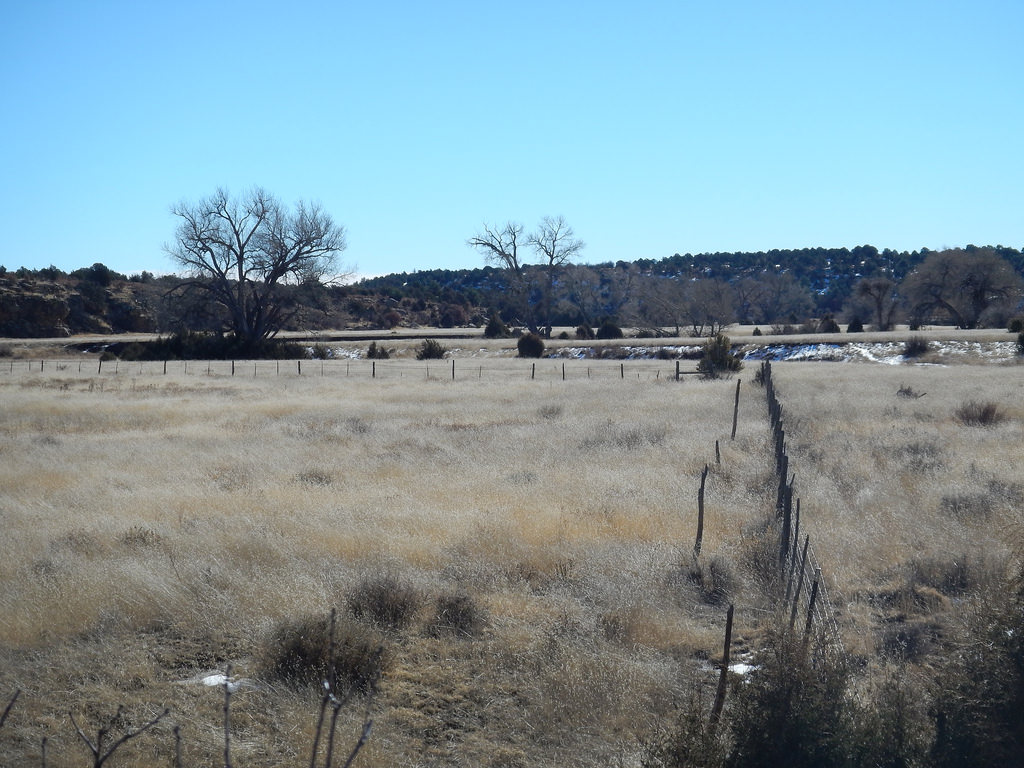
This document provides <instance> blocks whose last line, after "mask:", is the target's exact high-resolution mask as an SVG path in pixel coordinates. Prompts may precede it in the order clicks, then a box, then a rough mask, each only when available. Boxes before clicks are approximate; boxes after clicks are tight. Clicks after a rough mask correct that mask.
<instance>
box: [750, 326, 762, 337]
mask: <svg viewBox="0 0 1024 768" xmlns="http://www.w3.org/2000/svg"><path fill="white" fill-rule="evenodd" d="M763 335H764V334H763V333H761V329H760V328H754V332H753V333H752V334H751V336H763Z"/></svg>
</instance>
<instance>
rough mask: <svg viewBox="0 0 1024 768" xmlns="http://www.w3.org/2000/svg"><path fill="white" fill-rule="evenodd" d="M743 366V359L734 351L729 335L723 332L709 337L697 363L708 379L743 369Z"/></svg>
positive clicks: (702, 373)
mask: <svg viewBox="0 0 1024 768" xmlns="http://www.w3.org/2000/svg"><path fill="white" fill-rule="evenodd" d="M742 368H743V361H742V360H740V359H739V358H738V357H736V356H735V355H734V354H733V353H732V344H731V342H730V341H729V337H728V336H723V335H722V334H718V335H717V336H715V337H714V338H713V339H708V342H707V343H706V344H705V345H704V351H703V354H702V355H701V358H700V361H699V362H698V363H697V370H698V371H699V372H700V373H701V375H702V376H704V378H707V379H717V378H718V377H720V376H725V375H728V374H731V373H735V372H736V371H739V370H742Z"/></svg>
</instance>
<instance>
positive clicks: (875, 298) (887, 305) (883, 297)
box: [853, 277, 898, 331]
mask: <svg viewBox="0 0 1024 768" xmlns="http://www.w3.org/2000/svg"><path fill="white" fill-rule="evenodd" d="M853 293H854V295H855V296H856V297H857V298H858V299H863V300H864V301H866V302H868V303H870V306H871V310H872V314H873V315H874V317H875V330H878V331H888V330H889V329H891V328H892V324H893V318H894V317H895V316H896V308H897V306H898V305H897V302H896V283H895V282H893V281H892V280H890V279H889V278H888V277H865V278H864V279H863V280H860V281H859V282H858V283H857V284H856V285H855V286H854V289H853Z"/></svg>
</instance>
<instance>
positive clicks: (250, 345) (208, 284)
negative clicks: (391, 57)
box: [0, 187, 1024, 352]
mask: <svg viewBox="0 0 1024 768" xmlns="http://www.w3.org/2000/svg"><path fill="white" fill-rule="evenodd" d="M172 213H173V214H174V216H175V217H177V219H178V225H177V228H176V231H175V237H174V241H173V243H172V244H171V245H169V246H166V250H167V252H168V253H169V255H170V256H171V257H172V258H173V259H174V261H175V262H176V263H177V264H178V265H179V266H180V267H181V268H182V270H183V273H184V277H174V278H166V279H165V278H160V279H154V278H153V276H152V275H148V274H147V273H142V275H141V276H138V278H133V280H135V281H136V282H139V283H142V284H145V285H147V286H152V285H154V284H155V285H156V286H157V287H159V289H160V291H161V293H162V295H164V296H166V297H167V301H165V302H164V301H162V302H161V306H163V305H164V304H166V305H167V306H168V307H172V308H173V307H175V306H176V307H177V308H178V310H177V315H178V319H177V320H176V321H174V322H173V323H172V326H173V327H175V328H186V329H196V328H211V327H215V328H221V329H223V330H225V331H227V332H228V333H230V334H231V336H232V337H233V338H234V339H235V340H236V343H237V345H238V347H239V349H240V351H245V352H254V351H257V350H258V348H259V347H260V346H261V345H264V344H265V343H266V342H267V341H268V340H270V339H272V338H273V337H274V336H275V334H276V333H277V332H278V331H279V330H281V329H282V328H283V327H285V326H286V323H287V322H288V321H289V319H290V318H291V317H292V316H295V315H296V313H304V314H305V315H308V314H309V307H310V306H312V305H315V312H314V314H318V316H319V315H323V316H324V317H323V318H322V319H323V320H324V321H325V322H334V324H335V327H337V326H340V325H341V324H342V323H343V320H344V318H343V317H341V316H339V306H340V302H347V303H345V304H344V306H345V307H346V308H347V311H348V312H354V313H355V314H356V315H357V316H358V317H359V318H360V319H361V320H363V321H364V322H374V318H376V321H377V322H385V318H387V319H386V322H388V323H390V324H395V323H400V322H402V320H403V312H405V313H406V314H409V313H410V312H413V311H414V310H415V313H416V315H417V316H418V317H419V318H420V319H419V321H420V322H422V316H424V315H425V314H435V315H437V318H438V322H442V321H443V322H442V324H462V323H464V322H467V321H469V320H470V318H480V317H481V316H482V315H485V314H490V315H495V314H500V316H501V317H502V318H503V319H504V320H505V321H508V322H511V323H513V324H515V325H524V326H528V327H529V328H531V329H532V330H535V331H538V332H540V333H542V334H543V335H545V336H550V334H551V327H552V326H553V325H574V326H575V325H584V326H589V327H591V328H593V327H597V326H599V325H600V324H601V323H602V322H603V321H610V322H614V323H617V324H619V325H632V326H644V327H650V328H661V327H670V328H674V329H675V331H676V333H677V334H678V333H682V332H684V331H685V332H687V333H693V334H696V335H713V334H716V333H718V332H720V331H721V330H722V328H724V327H725V326H727V325H730V324H732V323H737V322H739V323H744V324H755V325H768V326H774V325H779V326H784V325H790V324H804V323H805V321H807V320H808V319H810V318H822V317H824V316H834V317H835V318H837V319H843V320H846V321H849V322H855V321H859V322H861V323H863V324H865V325H873V326H874V327H876V328H879V329H887V328H890V327H891V326H892V325H893V324H894V323H896V322H902V321H909V322H910V323H911V324H923V323H933V322H934V323H951V324H954V325H957V326H960V327H964V328H973V327H977V326H978V325H990V326H998V325H1002V324H1004V323H1005V322H1006V320H1007V319H1008V318H1009V317H1012V316H1015V315H1019V314H1020V313H1021V307H1020V299H1021V286H1022V281H1021V273H1022V271H1024V255H1022V254H1021V253H1020V252H1019V251H1016V250H1014V249H1008V248H1003V247H1002V246H996V247H994V248H992V247H986V248H976V247H974V246H968V247H967V248H965V249H962V250H959V249H958V250H947V251H942V252H930V251H922V252H920V253H918V252H914V253H896V252H894V251H888V250H886V251H882V252H879V251H878V250H877V249H875V248H873V247H871V246H858V247H857V248H854V249H852V250H847V249H845V248H843V249H803V250H800V251H768V252H764V253H754V254H748V253H731V254H710V255H708V254H705V255H701V256H693V255H690V254H686V255H685V256H680V255H679V254H675V255H674V256H671V257H667V258H665V259H662V260H660V261H652V260H638V261H634V262H626V261H619V262H616V263H615V264H611V263H607V264H598V265H583V264H576V263H573V262H574V261H576V260H578V258H579V256H580V254H581V253H582V252H583V250H584V243H583V241H582V240H580V239H579V238H577V237H576V235H575V233H574V231H573V229H572V227H571V226H570V225H569V224H568V222H567V221H566V220H565V218H564V217H562V216H557V217H553V216H546V217H544V218H543V219H541V221H540V222H539V223H538V225H537V226H536V227H535V228H534V229H533V230H532V231H529V232H527V231H526V229H525V228H524V226H523V225H522V224H520V223H518V222H515V221H508V222H506V223H504V224H501V225H484V226H483V227H482V229H481V230H480V231H478V232H477V233H475V234H474V235H473V236H472V237H470V238H469V239H468V240H467V244H468V246H469V247H471V248H473V249H474V250H476V251H477V252H478V253H480V254H481V255H482V256H483V257H484V260H485V262H486V263H487V266H485V267H483V268H482V269H478V270H457V271H451V270H431V271H426V272H420V273H413V274H411V275H409V274H404V273H403V274H401V275H391V276H385V277H382V278H376V279H373V280H368V281H363V282H361V283H359V284H357V285H354V286H348V287H346V288H345V289H344V294H345V296H347V297H348V299H346V298H345V297H343V296H341V295H339V293H338V292H339V290H341V289H339V288H338V284H339V282H340V281H339V280H338V278H339V277H342V276H343V272H342V269H341V268H340V267H339V264H338V258H339V256H340V254H341V253H342V252H343V251H344V249H345V245H346V243H345V230H344V228H343V227H342V226H341V225H340V224H337V223H336V222H335V221H334V220H333V218H332V217H331V216H330V215H329V214H328V213H326V212H325V211H324V210H323V209H322V208H321V207H320V206H318V205H314V204H308V203H304V202H301V201H300V202H299V203H298V204H296V205H295V206H292V207H288V206H286V205H284V204H282V203H281V202H280V201H279V200H277V199H276V198H275V197H273V196H272V195H271V194H269V193H268V192H267V191H266V190H263V189H261V188H258V187H257V188H253V189H251V190H249V191H247V192H245V193H243V194H242V195H240V196H232V195H231V194H229V193H228V192H227V191H226V190H223V189H218V190H217V191H216V192H215V193H214V194H213V195H211V196H209V197H207V198H203V199H201V200H199V201H198V202H194V203H193V202H182V203H179V204H177V205H175V206H174V207H173V208H172ZM49 271H50V272H53V273H54V274H53V275H52V276H51V277H52V278H53V279H56V277H57V273H58V272H59V270H56V269H55V268H52V267H51V268H50V270H49ZM3 272H4V270H3V269H2V268H0V277H2V273H3ZM46 272H47V270H40V271H39V276H41V277H43V278H46V277H47V275H46V274H44V273H46ZM18 274H20V271H19V273H18ZM61 274H62V273H61ZM72 277H75V278H77V279H78V280H79V281H80V286H79V291H80V292H81V291H82V290H84V289H82V286H84V287H85V288H86V289H89V290H88V291H86V293H88V295H89V296H93V294H96V295H95V296H93V299H95V300H94V301H93V303H102V302H99V299H101V298H103V296H101V295H100V294H103V293H104V292H106V293H109V292H110V291H109V290H107V289H108V287H109V286H111V283H113V282H115V281H118V280H121V281H123V279H124V276H123V275H118V274H117V273H114V272H112V271H111V270H109V269H108V268H106V267H105V266H104V265H102V264H94V265H93V266H92V267H89V268H85V269H82V270H77V271H76V272H75V273H72ZM325 283H326V284H328V285H332V284H333V287H332V288H331V292H330V293H326V292H325V290H324V284H325ZM150 303H152V301H150ZM431 304H432V305H434V306H435V307H436V310H429V309H428V306H429V305H431ZM69 306H70V305H69ZM442 310H443V311H442ZM70 311H71V310H70V309H69V310H68V312H65V313H64V314H69V313H70ZM161 312H162V313H163V314H167V313H168V312H170V310H166V308H165V309H161ZM0 314H2V313H0ZM8 314H10V313H8ZM172 314H173V313H172ZM442 315H443V317H442ZM329 316H330V317H334V318H335V319H334V320H333V321H331V320H330V317H329ZM409 319H411V317H410V318H409ZM58 320H59V318H58ZM61 322H63V321H61ZM153 322H154V323H155V325H156V327H157V328H158V329H159V330H166V329H167V328H166V323H165V322H164V321H163V320H160V319H159V318H154V320H153ZM302 322H303V323H305V324H306V325H308V322H309V320H307V319H304V320H302ZM474 322H477V320H474ZM9 324H10V323H8V325H9ZM136 325H137V324H136ZM133 327H134V326H133ZM304 327H305V325H304ZM325 327H326V326H325Z"/></svg>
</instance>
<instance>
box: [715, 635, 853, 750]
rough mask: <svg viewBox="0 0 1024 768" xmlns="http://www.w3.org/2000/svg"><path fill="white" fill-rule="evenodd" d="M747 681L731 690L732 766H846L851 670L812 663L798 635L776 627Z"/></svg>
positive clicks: (825, 661) (831, 663)
mask: <svg viewBox="0 0 1024 768" xmlns="http://www.w3.org/2000/svg"><path fill="white" fill-rule="evenodd" d="M754 664H755V668H754V670H753V671H752V672H751V673H750V674H749V675H747V677H746V681H745V684H744V685H741V686H736V687H734V688H733V693H734V699H733V703H732V713H731V730H732V735H733V748H732V754H731V755H730V756H729V760H728V763H727V765H729V766H731V767H732V768H748V767H753V766H759V767H760V766H764V767H765V768H768V766H788V767H789V768H819V766H839V765H844V764H846V756H847V750H848V747H849V741H850V733H849V726H848V723H849V722H850V717H849V712H848V706H849V705H848V703H847V702H848V699H847V697H846V695H845V689H846V681H847V677H848V670H847V668H846V667H845V666H844V665H843V664H842V663H840V662H834V661H830V660H829V659H827V658H820V659H816V660H814V661H812V659H811V658H810V657H809V654H808V653H807V651H806V649H805V648H804V645H803V642H802V639H801V637H800V634H794V633H791V632H785V631H780V630H774V631H772V632H770V633H769V634H768V635H767V636H766V638H765V639H764V641H763V646H762V650H761V651H759V652H758V654H757V655H756V656H755V658H754Z"/></svg>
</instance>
